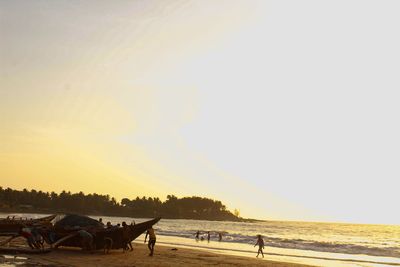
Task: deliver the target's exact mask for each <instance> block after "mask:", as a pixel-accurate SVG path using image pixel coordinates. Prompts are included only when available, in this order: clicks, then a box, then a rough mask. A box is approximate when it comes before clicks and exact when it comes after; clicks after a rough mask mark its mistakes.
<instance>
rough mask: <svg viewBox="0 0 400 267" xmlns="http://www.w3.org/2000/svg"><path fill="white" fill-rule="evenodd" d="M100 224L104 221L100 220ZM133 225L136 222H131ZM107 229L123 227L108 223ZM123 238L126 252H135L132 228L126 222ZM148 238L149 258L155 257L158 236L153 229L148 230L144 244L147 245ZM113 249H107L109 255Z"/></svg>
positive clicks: (123, 226)
mask: <svg viewBox="0 0 400 267" xmlns="http://www.w3.org/2000/svg"><path fill="white" fill-rule="evenodd" d="M99 222H100V223H103V219H102V218H100V219H99ZM131 225H135V221H132V222H131ZM105 227H106V228H107V229H112V228H115V227H117V228H119V227H121V226H120V224H117V225H112V224H111V222H107V223H106V225H105ZM122 230H123V231H122V238H123V242H124V244H125V245H124V249H123V250H124V252H125V251H128V250H129V251H133V247H132V240H131V228H130V227H129V225H128V224H127V223H126V222H122ZM147 237H149V241H148V244H147V247H148V248H149V251H150V254H149V256H153V255H154V246H155V244H156V239H157V238H156V234H155V231H154V228H153V227H150V228H149V229H147V231H146V236H145V238H144V243H146V240H147ZM110 248H111V246H110V247H109V248H107V251H106V252H107V253H108V251H109V249H110Z"/></svg>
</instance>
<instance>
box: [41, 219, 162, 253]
mask: <svg viewBox="0 0 400 267" xmlns="http://www.w3.org/2000/svg"><path fill="white" fill-rule="evenodd" d="M72 216H75V218H76V221H75V223H68V224H65V223H64V224H63V223H62V222H63V221H62V220H60V221H59V222H57V223H56V224H55V225H54V227H53V228H52V229H48V230H47V231H44V232H42V236H43V237H44V239H45V241H46V242H47V243H49V244H50V245H52V246H53V247H59V246H65V247H81V246H82V239H81V237H80V236H79V234H78V231H79V230H81V229H86V230H87V231H88V232H89V233H91V234H92V235H93V245H94V248H95V249H103V248H104V247H105V246H106V245H110V246H111V247H110V249H119V248H124V246H125V243H124V240H123V231H124V229H123V228H122V227H112V228H104V225H103V224H99V222H98V221H96V220H94V219H91V218H89V217H87V216H79V215H72ZM160 219H161V218H155V219H152V220H149V221H145V222H142V223H138V224H135V225H128V227H129V229H130V233H129V239H130V240H131V241H132V240H135V239H136V238H137V237H138V236H140V235H141V234H143V233H144V232H146V230H147V229H149V228H150V227H152V226H153V225H154V224H156V223H157V222H158V221H159V220H160ZM72 221H73V220H72ZM84 222H86V223H84ZM51 235H53V238H51ZM51 240H53V242H52V241H51ZM110 240H112V242H111V244H110V243H109V241H110Z"/></svg>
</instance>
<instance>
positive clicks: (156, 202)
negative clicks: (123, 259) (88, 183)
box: [0, 187, 242, 221]
mask: <svg viewBox="0 0 400 267" xmlns="http://www.w3.org/2000/svg"><path fill="white" fill-rule="evenodd" d="M0 211H3V212H43V213H78V214H89V215H104V216H126V217H137V218H139V217H143V218H150V217H157V216H161V217H163V218H167V219H197V220H223V221H240V220H242V219H241V218H240V217H239V212H238V211H237V210H235V211H234V214H233V213H232V212H230V211H229V210H227V208H226V206H225V205H223V204H222V203H221V201H218V200H213V199H209V198H202V197H196V196H193V197H183V198H178V197H176V196H174V195H168V196H167V199H166V200H165V201H161V200H160V199H159V198H158V197H142V198H139V197H136V198H135V199H128V198H123V199H122V200H121V202H118V201H117V200H116V199H115V198H114V197H110V196H109V195H100V194H96V193H94V194H87V195H86V194H84V193H83V192H79V193H71V192H66V191H62V192H61V193H59V194H57V193H55V192H51V193H49V192H43V191H37V190H34V189H32V190H30V191H28V190H27V189H24V190H14V189H11V188H5V189H4V188H2V187H0Z"/></svg>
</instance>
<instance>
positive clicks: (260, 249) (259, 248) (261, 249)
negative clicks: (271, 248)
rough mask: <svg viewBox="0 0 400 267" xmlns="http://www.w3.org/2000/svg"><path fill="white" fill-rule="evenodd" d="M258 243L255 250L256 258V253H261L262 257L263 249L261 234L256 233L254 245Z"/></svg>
mask: <svg viewBox="0 0 400 267" xmlns="http://www.w3.org/2000/svg"><path fill="white" fill-rule="evenodd" d="M257 245H258V252H257V258H258V255H260V253H261V255H262V257H263V258H264V253H263V249H264V239H263V238H262V236H261V235H257V243H256V244H255V245H254V246H257Z"/></svg>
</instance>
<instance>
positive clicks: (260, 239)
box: [195, 231, 264, 258]
mask: <svg viewBox="0 0 400 267" xmlns="http://www.w3.org/2000/svg"><path fill="white" fill-rule="evenodd" d="M202 233H205V234H206V237H204V234H203V235H201V234H202ZM217 234H218V241H221V240H222V232H217ZM195 239H196V241H199V240H201V241H204V240H205V239H207V241H208V242H210V239H211V231H206V232H201V231H197V232H196V233H195ZM257 245H258V251H257V256H256V257H257V258H258V256H259V255H260V253H261V255H262V257H263V258H264V252H263V249H264V239H263V237H262V235H257V242H256V244H255V245H254V247H256V246H257Z"/></svg>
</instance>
